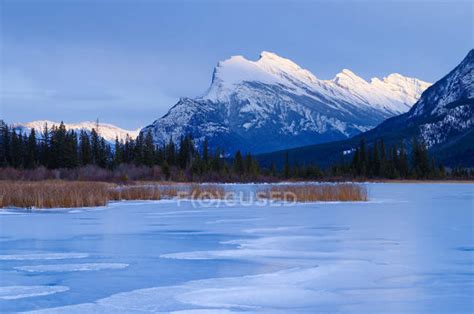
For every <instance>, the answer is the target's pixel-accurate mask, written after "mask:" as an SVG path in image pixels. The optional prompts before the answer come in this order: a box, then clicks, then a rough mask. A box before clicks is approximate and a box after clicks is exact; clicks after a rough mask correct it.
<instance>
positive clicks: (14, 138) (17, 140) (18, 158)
mask: <svg viewBox="0 0 474 314" xmlns="http://www.w3.org/2000/svg"><path fill="white" fill-rule="evenodd" d="M22 139H23V136H22V135H21V134H17V133H16V132H15V130H12V135H11V158H12V160H11V165H12V166H13V167H15V168H20V167H21V165H22V164H23V143H22Z"/></svg>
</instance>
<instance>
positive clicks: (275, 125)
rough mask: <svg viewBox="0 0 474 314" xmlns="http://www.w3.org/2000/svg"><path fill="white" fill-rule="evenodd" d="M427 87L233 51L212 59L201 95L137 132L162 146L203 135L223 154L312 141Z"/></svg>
mask: <svg viewBox="0 0 474 314" xmlns="http://www.w3.org/2000/svg"><path fill="white" fill-rule="evenodd" d="M351 80H352V81H355V82H356V83H350V81H351ZM429 85H430V83H426V82H423V81H421V80H418V79H414V78H407V77H404V76H402V75H400V74H391V75H389V76H387V77H385V78H382V79H378V78H373V79H372V80H371V82H367V81H365V80H364V79H362V78H360V77H358V76H356V75H355V74H354V73H353V72H351V71H349V70H343V71H342V72H341V73H339V74H338V75H336V77H335V78H334V79H332V80H320V79H318V78H317V77H316V76H315V75H314V74H312V73H311V72H310V71H308V70H306V69H303V68H302V67H300V66H299V65H297V64H296V63H294V62H293V61H291V60H289V59H286V58H282V57H280V56H278V55H276V54H274V53H271V52H266V51H264V52H262V53H261V55H260V58H259V59H258V60H257V61H250V60H247V59H245V58H244V57H242V56H233V57H231V58H229V59H227V60H224V61H221V62H219V63H218V64H217V66H216V68H215V69H214V72H213V78H212V82H211V85H210V87H209V88H208V89H207V91H206V92H205V94H204V95H202V96H200V97H196V98H181V99H180V100H179V101H178V103H177V104H175V105H174V106H173V107H172V108H171V109H170V110H169V111H168V113H167V114H165V115H164V116H162V117H161V118H159V119H157V120H155V121H154V122H153V123H152V124H151V125H149V126H147V127H145V128H144V129H143V130H142V132H148V131H150V132H151V133H152V135H153V137H154V140H155V143H157V144H160V145H163V144H164V143H167V142H169V140H170V139H173V140H174V141H176V140H178V139H179V138H180V137H181V136H183V135H186V134H191V135H193V137H194V138H195V139H196V141H197V143H198V144H199V143H201V142H202V141H204V139H205V138H206V139H208V141H209V144H210V145H211V147H217V146H219V147H221V148H224V149H226V150H227V151H228V152H233V151H236V150H239V149H241V150H249V151H251V152H264V151H270V150H275V149H279V148H281V149H283V148H289V147H296V146H301V145H309V144H316V143H321V142H328V141H333V140H338V139H345V138H348V137H351V136H353V135H356V134H358V133H360V132H362V131H366V130H368V129H370V128H373V127H375V126H376V125H377V124H379V123H380V122H381V121H383V120H385V119H386V118H388V117H391V116H394V115H396V114H399V113H403V112H406V111H407V110H408V109H409V108H410V107H411V105H412V104H413V103H414V102H415V101H416V100H417V98H418V97H419V95H420V94H421V92H422V91H423V90H424V89H426V88H427V87H428V86H429Z"/></svg>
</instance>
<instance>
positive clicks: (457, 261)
mask: <svg viewBox="0 0 474 314" xmlns="http://www.w3.org/2000/svg"><path fill="white" fill-rule="evenodd" d="M367 186H368V190H369V197H370V201H369V202H365V203H307V204H298V205H295V206H283V205H282V204H281V203H275V204H273V205H272V206H270V205H268V206H249V204H241V205H235V206H222V204H215V203H214V204H197V203H191V202H190V201H182V202H181V203H180V204H179V205H180V206H178V204H177V201H150V202H120V203H112V204H110V205H109V206H108V207H103V208H93V209H74V210H53V211H50V212H48V213H35V212H33V213H24V212H21V211H15V210H10V211H2V212H0V227H1V231H0V249H1V250H0V312H2V313H5V312H13V311H38V312H40V313H90V312H94V313H96V312H103V313H122V312H127V313H129V312H138V313H144V312H145V313H146V312H155V313H156V312H165V313H168V312H177V313H234V312H236V313H315V312H325V311H330V312H351V313H374V312H375V313H391V312H393V313H401V312H403V313H407V312H409V313H414V312H416V313H422V312H424V313H432V312H442V313H454V312H464V313H468V312H471V313H472V312H473V311H474V301H473V299H472V296H473V295H474V283H473V282H474V270H473V258H474V233H473V207H474V201H473V194H474V185H468V184H368V185H367ZM231 188H235V189H244V190H246V191H250V190H252V189H254V186H252V185H245V186H239V185H233V186H232V187H231Z"/></svg>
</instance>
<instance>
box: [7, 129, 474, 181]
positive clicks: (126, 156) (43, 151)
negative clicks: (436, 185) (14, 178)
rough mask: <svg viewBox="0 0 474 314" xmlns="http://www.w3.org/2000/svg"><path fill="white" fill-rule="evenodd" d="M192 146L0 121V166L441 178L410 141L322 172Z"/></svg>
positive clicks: (182, 175) (228, 175)
mask: <svg viewBox="0 0 474 314" xmlns="http://www.w3.org/2000/svg"><path fill="white" fill-rule="evenodd" d="M197 147H198V145H196V143H195V141H194V139H193V138H192V137H191V136H190V135H186V136H183V137H182V138H180V139H179V140H178V141H177V142H176V143H175V142H174V141H173V140H172V139H171V140H170V141H169V142H168V143H166V144H164V145H162V146H157V145H155V143H154V140H153V136H152V134H151V133H150V132H148V133H146V134H144V133H143V132H142V133H140V135H139V136H138V137H137V138H136V139H132V138H130V137H129V136H127V137H126V139H125V140H119V139H118V138H117V139H116V140H115V143H113V144H110V143H108V142H107V141H106V140H105V139H104V138H103V137H101V136H100V128H99V125H98V124H97V127H96V128H94V129H92V130H91V131H90V132H89V131H85V130H81V131H79V132H76V131H74V130H66V127H65V125H64V123H61V124H60V125H59V126H52V127H48V125H47V124H45V125H44V127H43V129H42V130H41V131H40V132H39V133H38V132H37V131H36V130H35V129H31V131H30V132H29V134H26V133H22V132H21V131H19V130H16V129H15V128H14V127H12V126H8V125H7V124H6V123H4V122H3V121H1V120H0V168H8V167H10V168H16V169H36V168H38V167H44V168H46V169H76V168H79V167H85V166H90V165H92V166H96V167H99V168H103V169H109V170H111V171H114V170H115V169H117V168H119V167H121V168H122V169H123V167H124V165H133V166H138V167H148V168H154V169H155V168H157V169H158V170H159V173H160V176H161V177H162V178H163V179H168V180H180V181H185V180H197V181H253V180H255V181H263V180H278V179H285V180H286V179H304V180H315V179H325V178H349V179H354V178H356V179H357V178H359V179H365V178H388V179H440V178H445V177H446V176H447V173H446V170H445V168H444V166H443V165H441V164H440V165H437V164H436V163H435V160H434V159H433V158H432V157H431V156H430V155H429V152H428V149H427V148H426V146H425V145H424V144H423V143H421V142H419V141H418V140H417V139H416V138H414V139H413V141H412V143H411V149H410V150H409V152H408V151H407V149H406V148H405V145H404V143H403V142H401V143H399V144H396V145H391V146H390V147H388V148H387V147H386V145H385V143H384V141H383V140H377V141H375V142H374V144H372V145H367V143H366V141H365V139H362V140H361V141H360V144H359V146H358V147H357V148H355V149H354V150H353V151H351V152H349V153H348V154H347V156H349V158H350V159H349V160H346V158H347V156H344V155H343V156H341V160H340V161H339V162H336V163H335V164H334V165H333V166H332V167H330V168H328V169H320V168H319V167H318V166H317V165H311V164H310V165H298V164H296V163H293V164H292V163H290V161H289V159H288V154H286V158H285V161H284V164H283V165H280V166H277V165H275V164H274V163H273V164H271V165H270V166H269V167H267V168H261V167H260V165H259V162H258V161H257V159H256V158H254V157H253V156H252V155H251V154H242V153H241V152H240V151H237V152H236V153H235V154H234V155H233V156H232V158H229V157H228V156H226V154H225V152H224V150H222V149H219V148H215V149H213V150H211V149H210V148H209V144H208V142H207V140H204V141H202V142H200V145H199V147H200V148H197ZM124 172H125V173H126V172H127V171H126V170H125V171H124ZM125 176H126V175H125ZM449 176H450V177H458V178H472V177H473V176H474V173H473V170H468V169H461V168H456V169H453V170H452V171H451V172H450V174H449ZM125 179H126V178H125Z"/></svg>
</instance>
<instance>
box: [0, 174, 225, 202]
mask: <svg viewBox="0 0 474 314" xmlns="http://www.w3.org/2000/svg"><path fill="white" fill-rule="evenodd" d="M177 196H180V197H184V198H192V199H212V198H220V199H222V198H224V196H225V193H224V189H223V188H222V187H219V186H217V185H199V184H192V185H175V186H173V185H167V184H165V185H162V184H161V183H160V184H141V185H116V184H112V183H105V182H84V181H79V182H78V181H60V180H47V181H34V182H33V181H0V208H3V207H22V208H72V207H93V206H104V205H106V204H107V202H109V201H122V200H161V199H171V198H174V197H177Z"/></svg>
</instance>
